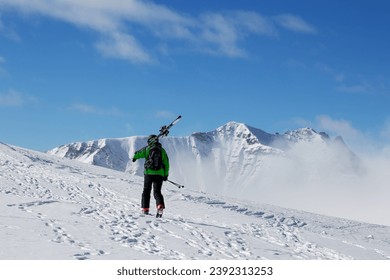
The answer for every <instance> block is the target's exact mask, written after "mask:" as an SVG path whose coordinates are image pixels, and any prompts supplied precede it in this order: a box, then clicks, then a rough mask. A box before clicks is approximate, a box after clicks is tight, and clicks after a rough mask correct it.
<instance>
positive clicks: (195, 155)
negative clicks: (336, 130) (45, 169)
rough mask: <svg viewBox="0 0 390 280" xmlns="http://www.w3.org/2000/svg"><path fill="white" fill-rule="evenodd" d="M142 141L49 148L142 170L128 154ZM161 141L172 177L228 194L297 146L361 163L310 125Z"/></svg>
mask: <svg viewBox="0 0 390 280" xmlns="http://www.w3.org/2000/svg"><path fill="white" fill-rule="evenodd" d="M146 140H147V137H145V136H132V137H127V138H117V139H100V140H94V141H88V142H76V143H71V144H66V145H63V146H60V147H57V148H54V149H52V150H50V151H48V153H49V154H52V155H57V156H59V157H61V158H68V159H73V160H78V161H81V162H84V163H89V164H92V165H97V166H101V167H106V168H110V169H114V170H118V171H123V172H128V173H130V174H133V175H142V174H143V160H139V161H137V162H136V163H133V162H132V160H131V159H132V157H133V155H134V152H135V151H136V150H138V149H140V148H141V147H143V146H145V145H146ZM161 143H162V145H163V147H164V148H165V149H166V151H167V153H168V155H169V158H170V163H171V172H170V178H171V179H174V180H178V181H180V182H181V183H183V184H187V185H191V186H196V188H197V189H198V190H200V191H210V190H211V191H212V192H216V193H221V192H223V193H226V192H231V191H232V190H235V189H237V188H239V187H240V186H246V185H248V184H252V183H253V182H254V181H255V180H256V177H257V176H259V174H264V172H265V170H266V168H278V167H277V165H276V166H275V164H274V159H275V158H285V159H286V160H288V159H290V160H294V159H291V155H290V154H289V151H291V150H294V149H295V148H296V147H299V148H300V149H298V156H299V157H300V158H301V161H302V160H303V161H306V159H307V160H308V161H310V160H314V161H316V160H317V159H318V160H321V161H326V162H327V164H331V165H338V164H339V165H340V168H341V169H343V170H344V171H346V172H353V171H354V170H356V169H357V168H359V164H358V162H359V161H358V158H357V156H356V155H355V154H354V153H353V152H352V151H351V150H350V149H349V148H348V147H347V145H346V144H345V143H344V141H343V139H342V138H341V137H340V136H339V137H336V138H334V139H332V138H331V137H329V136H328V135H327V134H326V133H324V132H316V131H315V130H314V129H311V128H302V129H297V130H292V131H287V132H285V133H283V134H279V133H275V134H271V133H267V132H265V131H263V130H261V129H258V128H254V127H251V126H249V125H246V124H243V123H237V122H228V123H227V124H225V125H223V126H221V127H219V128H217V129H216V130H213V131H211V132H197V133H193V134H192V135H190V136H187V137H166V138H162V139H161ZM305 151H307V153H306V152H305ZM295 156H297V154H296V153H295ZM271 162H272V164H271ZM308 164H310V162H308Z"/></svg>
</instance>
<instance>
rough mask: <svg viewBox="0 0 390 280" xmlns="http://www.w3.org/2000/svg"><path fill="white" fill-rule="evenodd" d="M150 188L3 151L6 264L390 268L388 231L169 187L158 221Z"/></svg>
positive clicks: (1, 218) (121, 176) (0, 200)
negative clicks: (264, 262)
mask: <svg viewBox="0 0 390 280" xmlns="http://www.w3.org/2000/svg"><path fill="white" fill-rule="evenodd" d="M179 140H180V139H179ZM179 140H177V141H179ZM180 141H182V140H180ZM142 184H143V180H142V177H139V176H134V175H130V174H128V173H125V172H118V171H115V170H112V169H107V168H101V167H98V166H93V165H90V164H85V163H80V162H78V161H74V160H68V159H61V158H58V157H57V156H52V155H48V154H44V153H40V152H35V151H30V150H26V149H22V148H19V147H14V146H10V145H5V144H2V143H0V212H1V215H0V240H1V241H0V242H1V250H0V259H3V260H6V259H11V260H21V259H22V260H31V259H62V260H72V259H73V260H85V259H96V260H102V259H113V260H123V259H171V260H175V259H186V260H192V259H209V260H215V259H232V260H237V259H243V260H245V259H252V260H256V259H271V260H273V259H301V260H302V259H382V260H386V259H390V245H389V244H390V239H389V236H390V227H387V226H380V225H373V224H367V223H361V222H355V221H351V220H345V219H339V218H331V217H327V216H322V215H316V214H311V213H307V212H302V211H296V210H291V209H286V208H281V207H276V206H272V205H266V204H261V203H254V202H249V201H247V202H245V201H240V200H238V199H229V198H226V197H223V196H221V195H211V194H205V193H201V192H197V191H192V190H189V189H187V188H185V189H180V190H179V189H177V188H175V187H173V186H169V185H165V187H164V195H165V198H166V204H167V209H166V210H165V214H164V217H163V218H162V219H156V218H154V217H152V216H142V215H141V214H140V211H139V207H140V206H139V204H140V195H141V192H142Z"/></svg>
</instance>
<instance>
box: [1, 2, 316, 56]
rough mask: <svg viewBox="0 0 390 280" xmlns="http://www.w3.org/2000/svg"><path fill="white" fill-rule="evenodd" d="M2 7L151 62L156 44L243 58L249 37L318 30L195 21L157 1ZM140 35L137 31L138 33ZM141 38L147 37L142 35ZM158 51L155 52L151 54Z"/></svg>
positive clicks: (247, 19) (244, 20) (292, 22)
mask: <svg viewBox="0 0 390 280" xmlns="http://www.w3.org/2000/svg"><path fill="white" fill-rule="evenodd" d="M0 7H3V8H16V9H18V10H20V11H21V12H23V13H30V14H38V15H43V16H48V17H52V18H54V19H57V20H62V21H65V22H68V23H70V24H73V25H76V26H78V27H81V28H86V29H90V30H94V31H96V32H98V33H99V34H101V38H102V39H101V40H100V41H98V42H96V43H95V46H96V48H97V50H98V51H99V52H101V53H102V54H103V55H105V56H108V57H114V58H119V59H125V60H128V61H131V62H134V63H152V62H154V60H155V59H153V50H154V51H155V50H156V49H158V48H148V46H145V44H147V43H146V42H149V44H150V40H147V41H143V38H145V36H144V35H145V34H146V35H152V37H151V38H153V40H156V44H153V45H154V46H155V45H158V44H162V43H163V44H164V45H165V46H169V45H170V43H171V42H172V45H175V46H176V45H177V44H178V43H182V44H185V45H186V46H187V47H189V49H191V50H196V51H201V52H207V53H211V54H218V55H222V56H228V57H242V56H245V55H246V51H245V49H244V48H243V47H241V46H240V43H241V42H242V41H243V40H245V39H246V37H248V36H277V34H278V32H277V25H278V26H281V27H283V28H286V29H288V30H290V31H293V32H299V33H306V34H308V33H315V32H316V29H315V28H314V27H313V26H312V25H310V24H309V23H307V22H306V21H304V20H303V19H302V18H300V17H299V16H296V15H290V14H285V15H280V16H276V17H271V16H263V15H260V14H259V13H256V12H251V11H231V12H214V13H202V14H200V15H197V16H196V15H195V16H190V15H188V14H184V13H180V12H179V11H176V10H173V9H170V8H168V7H167V6H164V5H161V4H156V3H154V2H152V1H141V0H100V1H96V0H83V1H77V0H57V1H43V0H0ZM135 30H136V31H135ZM140 34H142V35H140ZM152 49H153V50H152Z"/></svg>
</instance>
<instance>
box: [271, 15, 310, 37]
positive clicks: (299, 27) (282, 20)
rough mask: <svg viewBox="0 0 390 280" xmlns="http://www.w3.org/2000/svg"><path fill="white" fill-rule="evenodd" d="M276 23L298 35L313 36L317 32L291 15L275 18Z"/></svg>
mask: <svg viewBox="0 0 390 280" xmlns="http://www.w3.org/2000/svg"><path fill="white" fill-rule="evenodd" d="M275 21H276V23H278V24H279V25H280V26H282V27H284V28H286V29H288V30H291V31H294V32H299V33H308V34H315V33H317V30H316V29H315V28H314V27H313V26H312V25H311V24H309V23H307V22H306V21H305V20H303V19H302V18H301V17H299V16H296V15H291V14H283V15H279V16H276V17H275Z"/></svg>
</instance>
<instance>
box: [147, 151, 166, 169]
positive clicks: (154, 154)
mask: <svg viewBox="0 0 390 280" xmlns="http://www.w3.org/2000/svg"><path fill="white" fill-rule="evenodd" d="M163 166H164V164H163V161H162V151H161V145H154V146H152V147H151V148H150V151H149V155H148V157H147V159H146V161H145V168H146V169H151V170H154V171H157V170H160V169H161V168H163Z"/></svg>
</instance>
